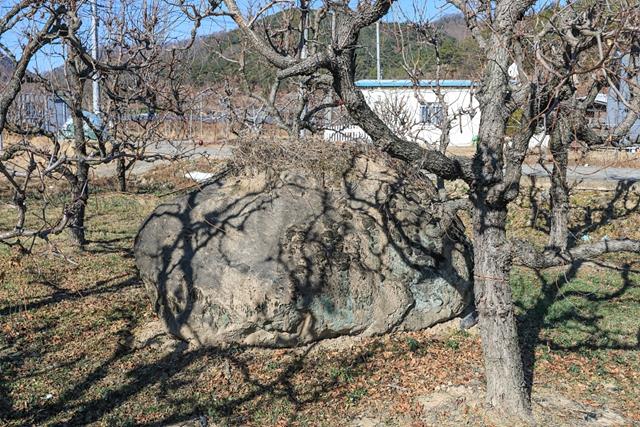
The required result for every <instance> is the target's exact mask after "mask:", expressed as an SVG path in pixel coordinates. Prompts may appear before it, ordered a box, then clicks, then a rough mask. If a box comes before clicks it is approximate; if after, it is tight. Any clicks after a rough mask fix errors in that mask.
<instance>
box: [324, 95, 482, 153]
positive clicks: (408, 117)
mask: <svg viewBox="0 0 640 427" xmlns="http://www.w3.org/2000/svg"><path fill="white" fill-rule="evenodd" d="M361 90H362V93H363V95H364V97H365V100H366V101H367V104H368V105H369V107H371V109H372V110H373V111H374V112H376V113H377V114H378V116H379V117H380V118H381V119H382V120H383V121H384V122H385V123H386V124H387V125H388V126H389V127H390V128H391V130H393V131H394V132H395V133H396V134H398V135H399V136H402V137H404V138H405V139H409V140H412V141H416V142H418V143H419V144H423V145H437V144H438V143H439V140H440V135H441V133H442V132H441V130H440V128H439V127H438V126H436V125H433V124H430V123H423V122H421V111H420V107H421V105H422V104H425V103H432V104H438V97H437V96H436V93H435V91H434V90H433V88H428V87H422V88H411V87H406V88H405V87H398V88H396V87H384V88H362V89H361ZM441 90H442V93H443V95H444V99H445V103H446V104H447V106H448V116H449V117H450V118H453V121H452V123H451V129H450V132H449V145H450V146H456V147H468V146H472V145H473V144H474V137H475V136H476V135H477V134H478V129H479V127H480V110H479V108H478V101H477V99H476V98H475V97H474V96H473V95H472V92H471V89H470V88H441ZM324 136H325V139H329V140H336V141H340V140H348V139H363V140H368V139H369V137H368V136H367V135H366V134H365V133H364V132H363V131H362V130H361V129H360V128H359V127H357V126H344V127H341V128H335V129H332V130H327V131H325V135H324Z"/></svg>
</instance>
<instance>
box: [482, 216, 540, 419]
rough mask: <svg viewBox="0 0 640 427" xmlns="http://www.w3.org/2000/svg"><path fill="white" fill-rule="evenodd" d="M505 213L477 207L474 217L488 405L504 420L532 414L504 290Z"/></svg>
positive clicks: (508, 292) (506, 261) (506, 263)
mask: <svg viewBox="0 0 640 427" xmlns="http://www.w3.org/2000/svg"><path fill="white" fill-rule="evenodd" d="M506 221H507V210H506V208H497V209H496V208H490V207H488V206H486V205H480V206H476V209H475V213H474V230H473V231H474V254H475V258H474V281H475V287H474V291H475V303H476V309H477V310H478V315H479V328H480V337H481V338H482V351H483V354H484V366H485V375H486V381H487V402H488V403H489V404H490V405H492V406H493V407H494V408H496V409H497V410H499V411H501V412H504V413H507V414H509V415H516V416H518V417H520V418H522V419H528V418H529V417H530V414H531V406H530V400H529V393H528V389H527V385H526V383H525V379H524V378H525V375H524V370H523V364H522V358H521V352H520V344H519V340H518V330H517V324H516V316H515V313H514V311H513V298H512V295H511V287H510V284H509V272H510V269H511V255H510V250H509V244H508V241H507V237H506V232H505V225H506Z"/></svg>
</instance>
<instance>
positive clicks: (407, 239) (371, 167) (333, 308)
mask: <svg viewBox="0 0 640 427" xmlns="http://www.w3.org/2000/svg"><path fill="white" fill-rule="evenodd" d="M332 166H335V165H332ZM332 173H333V174H335V175H333V177H330V175H329V173H326V174H320V175H314V174H311V173H309V172H308V170H305V169H304V168H302V167H300V168H299V169H294V170H287V171H283V172H279V173H271V174H268V173H260V174H258V175H255V176H250V177H246V176H240V177H229V178H227V179H226V180H225V181H224V182H217V183H214V184H211V185H209V186H208V187H205V189H203V190H202V191H198V192H195V193H191V194H189V195H187V196H184V197H181V198H179V199H178V200H175V201H173V202H170V203H167V204H165V205H162V206H160V207H158V208H157V209H156V210H155V211H154V213H153V214H152V215H151V216H150V218H149V219H148V220H147V221H146V222H145V224H144V225H143V227H142V229H141V231H140V233H139V235H138V237H137V239H136V245H135V256H136V263H137V265H138V268H139V270H140V274H141V277H142V278H143V280H144V282H145V284H146V286H147V289H148V290H149V293H150V295H151V296H152V299H153V301H154V303H155V307H156V310H157V311H158V314H159V315H160V317H161V318H162V319H163V320H164V321H165V323H166V326H167V327H168V329H169V330H170V331H171V332H172V333H173V334H175V335H178V336H180V337H182V338H185V339H188V340H190V341H193V342H194V343H195V344H196V345H202V346H211V345H214V346H219V345H226V344H232V343H236V344H246V345H256V346H267V347H286V346H295V345H299V344H304V343H309V342H312V341H316V340H320V339H323V338H331V337H336V336H341V335H361V336H370V335H376V334H382V333H386V332H390V331H394V330H418V329H423V328H426V327H429V326H431V325H433V324H435V323H438V322H441V321H444V320H448V319H450V318H452V317H454V316H456V315H460V314H461V313H462V312H463V311H464V310H465V309H466V308H467V307H468V305H469V304H470V302H471V301H470V300H471V281H470V275H471V263H472V261H471V256H470V251H469V246H468V245H467V244H466V238H465V237H464V233H463V232H461V230H460V227H461V224H460V221H459V220H457V219H456V218H453V217H451V216H449V215H446V214H443V211H442V210H440V209H439V208H438V206H439V203H438V202H437V193H436V191H435V189H434V188H433V187H432V186H430V185H426V183H423V182H420V181H416V180H415V178H413V179H407V180H405V179H403V178H402V177H401V176H400V175H399V174H398V173H397V172H396V171H394V170H393V169H390V168H388V167H386V166H384V165H381V164H380V163H379V161H375V160H373V159H371V158H367V157H358V158H356V159H355V160H354V161H353V164H352V165H349V166H348V167H347V168H346V169H345V170H344V171H339V172H338V173H336V172H332Z"/></svg>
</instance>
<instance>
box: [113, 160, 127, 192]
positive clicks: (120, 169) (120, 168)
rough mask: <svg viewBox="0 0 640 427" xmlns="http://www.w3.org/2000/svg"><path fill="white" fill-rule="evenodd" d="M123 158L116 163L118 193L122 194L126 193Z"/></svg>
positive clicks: (125, 170) (125, 169)
mask: <svg viewBox="0 0 640 427" xmlns="http://www.w3.org/2000/svg"><path fill="white" fill-rule="evenodd" d="M124 162H125V160H124V158H122V157H121V158H119V159H118V162H117V163H116V175H117V176H118V191H120V192H121V193H124V192H126V191H127V168H126V166H125V163H124Z"/></svg>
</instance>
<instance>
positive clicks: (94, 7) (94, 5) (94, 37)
mask: <svg viewBox="0 0 640 427" xmlns="http://www.w3.org/2000/svg"><path fill="white" fill-rule="evenodd" d="M91 12H92V13H91V14H92V17H91V41H92V43H91V57H92V58H93V60H94V61H96V62H97V61H98V0H93V1H92V2H91ZM98 78H99V76H98V72H97V70H96V72H95V73H94V75H93V112H94V113H95V114H96V115H100V84H99V83H98Z"/></svg>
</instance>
